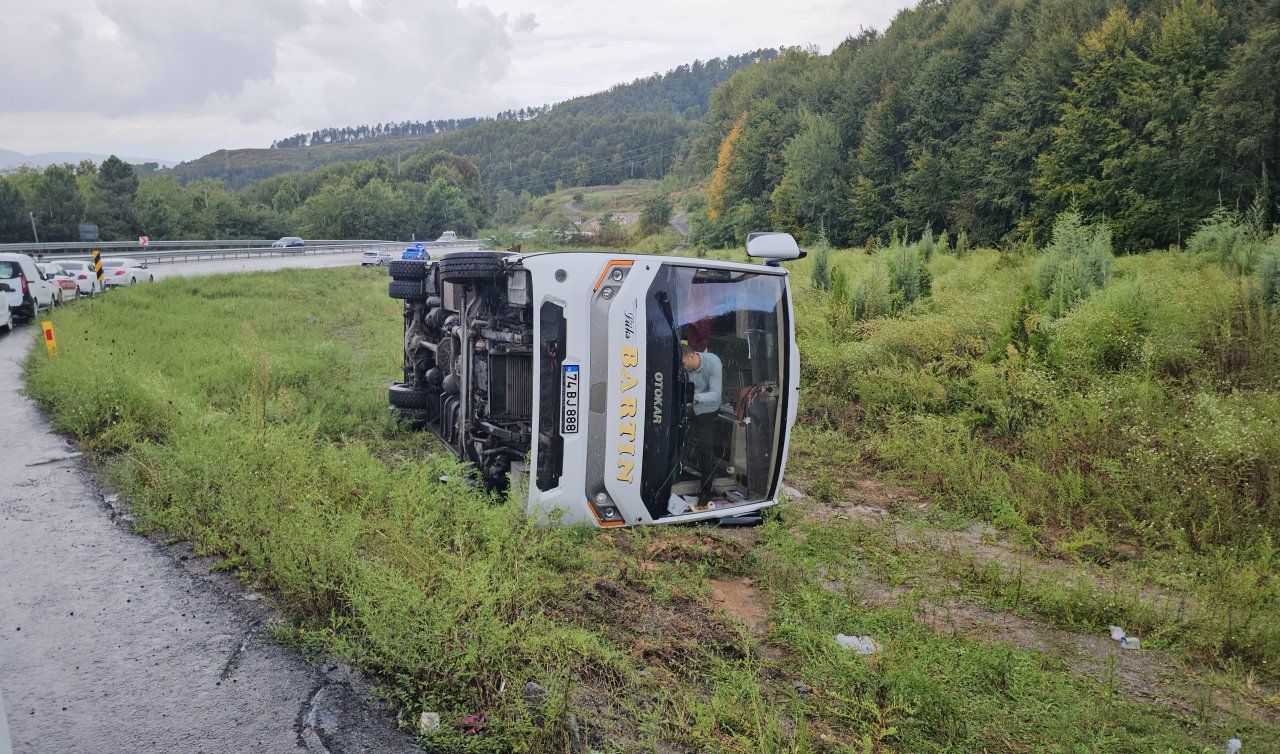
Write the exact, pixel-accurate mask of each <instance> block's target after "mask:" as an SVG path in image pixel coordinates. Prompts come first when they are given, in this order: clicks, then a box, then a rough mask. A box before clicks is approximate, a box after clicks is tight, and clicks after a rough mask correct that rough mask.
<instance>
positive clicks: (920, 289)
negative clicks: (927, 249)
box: [885, 244, 933, 307]
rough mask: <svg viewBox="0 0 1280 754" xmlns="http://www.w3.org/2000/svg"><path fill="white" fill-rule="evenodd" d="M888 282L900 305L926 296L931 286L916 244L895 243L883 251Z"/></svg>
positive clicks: (905, 304)
mask: <svg viewBox="0 0 1280 754" xmlns="http://www.w3.org/2000/svg"><path fill="white" fill-rule="evenodd" d="M885 265H886V266H887V267H888V269H889V284H890V288H891V290H892V291H893V294H894V296H895V297H896V298H897V299H898V305H899V306H900V307H903V306H910V305H911V304H913V303H915V301H916V299H919V298H922V297H924V296H928V295H929V294H930V292H931V290H932V287H933V279H932V277H931V276H930V274H929V268H928V267H926V266H925V260H924V256H923V255H922V254H921V253H920V249H919V247H918V246H904V245H899V244H895V245H893V246H891V247H889V249H888V250H887V251H886V252H885Z"/></svg>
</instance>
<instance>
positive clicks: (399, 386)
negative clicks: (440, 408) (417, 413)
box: [387, 382, 439, 408]
mask: <svg viewBox="0 0 1280 754" xmlns="http://www.w3.org/2000/svg"><path fill="white" fill-rule="evenodd" d="M437 395H439V393H435V392H432V391H430V390H418V389H416V388H414V387H413V386H412V385H406V384H404V383H402V382H397V383H396V384H394V385H392V386H391V387H390V388H388V389H387V402H388V403H390V404H391V405H392V406H393V407H395V408H426V407H427V406H429V405H430V404H431V401H432V400H433V399H434V398H435V397H436V396H437Z"/></svg>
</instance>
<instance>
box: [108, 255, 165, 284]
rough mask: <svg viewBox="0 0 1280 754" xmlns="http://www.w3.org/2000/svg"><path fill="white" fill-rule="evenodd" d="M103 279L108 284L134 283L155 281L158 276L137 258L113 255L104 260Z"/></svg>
mask: <svg viewBox="0 0 1280 754" xmlns="http://www.w3.org/2000/svg"><path fill="white" fill-rule="evenodd" d="M102 279H103V281H104V282H106V284H107V285H133V284H134V283H137V282H139V281H142V282H146V283H152V282H155V279H156V276H155V275H153V274H152V273H151V272H150V271H149V270H148V269H147V266H146V265H145V264H143V263H142V262H139V261H138V260H136V259H126V258H124V257H112V258H111V259H104V260H102Z"/></svg>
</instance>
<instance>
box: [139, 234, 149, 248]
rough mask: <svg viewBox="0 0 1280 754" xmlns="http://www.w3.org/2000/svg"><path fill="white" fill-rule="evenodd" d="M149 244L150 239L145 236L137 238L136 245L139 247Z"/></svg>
mask: <svg viewBox="0 0 1280 754" xmlns="http://www.w3.org/2000/svg"><path fill="white" fill-rule="evenodd" d="M150 242H151V239H150V238H147V237H146V236H138V245H139V246H146V245H147V244H148V243H150Z"/></svg>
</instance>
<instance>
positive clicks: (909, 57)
mask: <svg viewBox="0 0 1280 754" xmlns="http://www.w3.org/2000/svg"><path fill="white" fill-rule="evenodd" d="M1277 170H1280V9H1278V8H1277V6H1276V4H1275V3H1266V2H1262V1H1261V0H1247V1H1244V2H1232V3H1224V2H1207V1H1206V0H1147V1H1144V2H1138V1H1136V0H1134V1H1131V2H1127V3H1122V4H1117V3H1115V2H1112V1H1111V0H956V1H955V2H945V3H940V2H922V3H921V4H920V5H918V6H917V7H916V8H915V9H912V10H908V11H903V12H902V13H900V14H899V15H898V16H897V18H896V19H895V20H894V23H893V25H892V26H890V27H889V29H888V30H887V31H886V32H885V33H884V34H876V33H874V32H866V33H863V34H862V35H860V36H858V37H856V38H851V39H849V40H847V41H846V42H845V43H844V44H843V45H841V46H840V47H839V48H838V49H836V50H835V51H834V52H833V53H832V54H831V55H829V56H816V55H809V54H806V53H804V52H802V51H798V50H789V51H787V52H786V53H784V54H783V55H782V56H780V57H779V59H777V60H775V61H773V62H772V63H771V64H769V65H767V66H756V67H752V68H748V69H745V70H742V71H739V72H738V73H737V74H735V75H734V76H733V78H732V79H730V80H729V82H727V83H726V84H725V85H724V86H722V87H721V88H719V89H718V90H717V91H716V93H715V95H714V97H713V99H712V104H711V107H710V109H709V112H708V117H707V128H706V130H705V131H704V132H703V134H702V135H701V136H700V138H699V140H698V142H697V144H696V145H695V146H694V148H693V150H692V152H691V155H690V159H689V160H688V161H687V166H686V168H685V171H686V173H687V174H688V175H689V176H690V177H691V178H693V179H703V178H704V177H706V176H711V177H710V180H709V186H708V205H707V207H706V211H705V212H704V213H702V217H701V219H702V221H703V222H702V223H701V224H700V232H699V233H698V234H697V235H698V239H699V240H700V241H701V242H702V243H704V244H708V245H712V246H720V245H728V244H732V243H736V242H740V241H741V240H742V238H743V237H744V235H745V233H746V232H747V231H749V230H755V229H757V228H758V227H763V226H764V225H771V226H773V227H776V228H778V229H790V230H796V231H800V232H802V233H804V234H806V235H808V236H812V237H816V236H817V235H818V234H819V233H820V232H824V233H825V234H826V236H827V237H828V238H829V239H831V240H832V241H833V242H836V243H840V244H852V245H857V246H862V245H863V244H864V243H865V242H866V241H867V238H868V236H871V235H874V236H879V238H880V240H881V241H882V242H883V241H884V240H885V239H887V238H888V236H889V235H891V234H894V233H899V234H901V233H908V234H911V235H912V236H918V235H919V234H920V233H921V232H922V231H924V230H925V229H932V230H933V232H935V233H938V232H940V231H942V230H943V229H950V230H951V231H952V232H953V233H954V232H956V231H965V232H966V233H967V234H968V235H969V236H970V237H971V238H972V239H973V240H975V241H979V242H981V243H991V242H994V241H996V240H997V239H1002V238H1009V239H1011V240H1014V239H1016V240H1027V239H1031V238H1034V239H1037V240H1042V239H1043V238H1044V237H1045V235H1046V233H1047V231H1048V228H1049V225H1050V223H1051V220H1052V218H1053V217H1054V216H1056V215H1057V213H1059V212H1061V211H1063V210H1065V209H1067V208H1069V207H1071V206H1076V207H1078V208H1079V209H1080V210H1082V211H1083V212H1084V213H1085V214H1087V215H1091V216H1099V217H1106V218H1108V219H1109V221H1110V222H1111V224H1112V226H1113V230H1114V231H1115V233H1116V239H1117V241H1118V242H1119V243H1120V245H1121V247H1122V248H1123V249H1126V250H1136V251H1141V250H1146V249H1150V248H1163V247H1166V246H1168V245H1170V244H1174V243H1178V242H1179V241H1180V240H1182V239H1185V238H1186V237H1187V236H1188V235H1189V234H1190V232H1191V231H1192V230H1194V228H1195V226H1196V224H1197V223H1199V222H1200V221H1201V219H1202V218H1204V217H1205V216H1206V215H1208V214H1209V213H1210V212H1211V211H1212V210H1213V209H1214V207H1215V206H1217V205H1218V203H1219V202H1221V203H1222V204H1223V205H1225V206H1226V207H1227V208H1229V209H1237V210H1244V209H1246V208H1248V207H1249V206H1250V205H1251V204H1252V203H1254V201H1255V200H1256V199H1259V198H1260V204H1259V206H1260V207H1261V210H1262V220H1263V224H1264V225H1265V224H1267V223H1269V222H1270V221H1271V220H1273V219H1275V217H1276V215H1275V211H1274V204H1273V201H1272V196H1273V192H1272V190H1271V188H1270V184H1269V181H1270V178H1269V176H1274V175H1276V171H1277Z"/></svg>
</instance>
